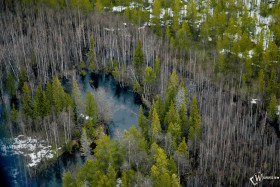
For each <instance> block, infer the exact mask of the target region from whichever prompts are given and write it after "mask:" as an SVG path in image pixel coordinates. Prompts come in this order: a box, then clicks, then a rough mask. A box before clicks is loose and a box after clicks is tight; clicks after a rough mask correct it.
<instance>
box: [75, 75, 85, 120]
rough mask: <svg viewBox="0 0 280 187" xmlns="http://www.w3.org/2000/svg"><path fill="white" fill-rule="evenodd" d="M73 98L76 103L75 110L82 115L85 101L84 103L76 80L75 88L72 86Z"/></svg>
mask: <svg viewBox="0 0 280 187" xmlns="http://www.w3.org/2000/svg"><path fill="white" fill-rule="evenodd" d="M72 99H73V104H74V107H73V108H74V111H75V112H76V115H80V114H81V113H82V111H83V108H84V106H83V103H82V97H81V92H80V89H79V87H78V84H77V82H76V81H75V80H74V81H73V88H72Z"/></svg>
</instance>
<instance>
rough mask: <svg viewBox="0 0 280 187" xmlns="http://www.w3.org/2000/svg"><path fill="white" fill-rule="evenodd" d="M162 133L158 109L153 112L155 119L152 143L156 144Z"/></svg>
mask: <svg viewBox="0 0 280 187" xmlns="http://www.w3.org/2000/svg"><path fill="white" fill-rule="evenodd" d="M160 132H161V125H160V120H159V117H158V114H157V111H156V109H155V108H154V110H153V119H152V136H151V137H152V138H151V139H152V142H156V140H157V138H158V135H159V134H160Z"/></svg>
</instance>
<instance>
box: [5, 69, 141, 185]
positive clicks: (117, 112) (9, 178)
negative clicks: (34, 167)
mask: <svg viewBox="0 0 280 187" xmlns="http://www.w3.org/2000/svg"><path fill="white" fill-rule="evenodd" d="M90 80H92V81H93V84H90ZM79 86H80V91H81V93H82V97H83V99H84V98H85V94H86V92H87V91H88V90H90V91H91V92H92V93H93V94H95V93H96V91H97V90H98V89H101V88H103V89H105V91H106V98H107V99H109V100H110V102H111V105H112V122H110V124H109V129H108V134H109V135H110V136H111V138H117V137H119V136H121V134H122V133H123V131H124V130H128V129H129V127H131V126H132V125H135V126H136V125H137V119H138V116H137V115H138V113H139V107H140V102H141V101H140V99H139V98H137V96H135V94H134V93H133V92H132V88H131V87H124V88H123V87H121V86H120V85H119V84H118V83H117V82H116V81H115V80H114V78H113V77H112V76H111V75H109V76H105V74H104V73H103V74H99V75H89V74H88V75H87V76H86V77H85V78H84V79H83V80H79ZM85 161H86V159H85V158H84V157H81V156H80V154H79V153H75V154H72V155H68V154H63V155H62V156H60V157H59V158H58V160H57V161H56V162H55V163H54V164H53V165H51V166H50V167H49V168H48V169H45V170H44V171H43V172H41V173H39V174H37V175H36V176H35V177H33V178H32V179H30V178H29V177H28V173H26V172H25V169H24V163H23V159H22V158H21V157H20V156H16V155H13V156H6V157H5V156H0V175H1V177H0V181H2V184H1V183H0V186H34V187H35V186H50V187H54V186H62V176H63V172H64V171H65V170H70V171H73V170H74V169H75V167H76V166H77V165H82V164H83V163H84V162H85Z"/></svg>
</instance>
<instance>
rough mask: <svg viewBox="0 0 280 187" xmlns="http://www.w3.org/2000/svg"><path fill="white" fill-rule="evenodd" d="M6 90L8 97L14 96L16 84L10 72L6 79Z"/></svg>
mask: <svg viewBox="0 0 280 187" xmlns="http://www.w3.org/2000/svg"><path fill="white" fill-rule="evenodd" d="M6 90H7V91H8V94H9V96H10V97H15V96H16V82H15V79H14V77H13V75H12V74H11V73H10V72H8V74H7V78H6Z"/></svg>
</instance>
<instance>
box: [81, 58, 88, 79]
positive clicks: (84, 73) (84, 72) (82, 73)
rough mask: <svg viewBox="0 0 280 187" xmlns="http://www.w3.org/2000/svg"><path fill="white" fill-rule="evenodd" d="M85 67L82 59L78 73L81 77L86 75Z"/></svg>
mask: <svg viewBox="0 0 280 187" xmlns="http://www.w3.org/2000/svg"><path fill="white" fill-rule="evenodd" d="M85 68H86V65H85V62H84V61H82V62H81V64H80V75H81V76H82V77H84V76H86V74H87V73H86V71H85Z"/></svg>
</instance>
